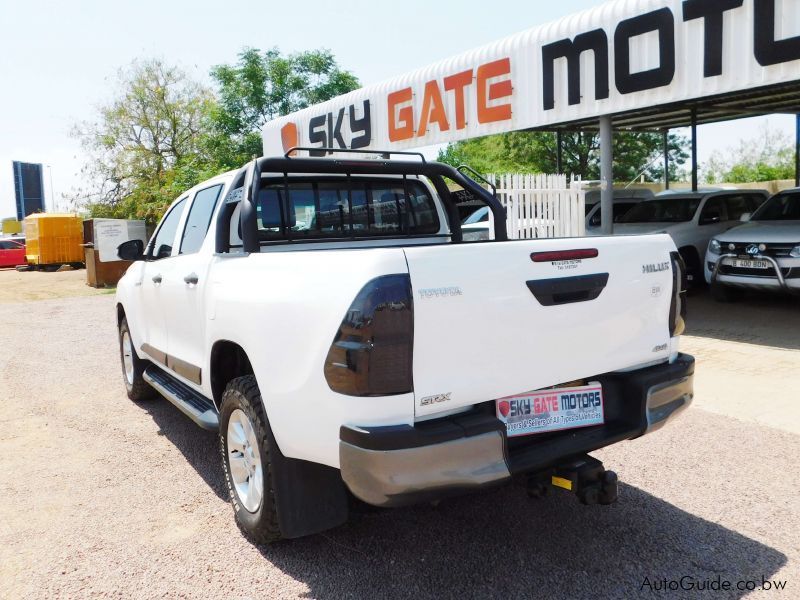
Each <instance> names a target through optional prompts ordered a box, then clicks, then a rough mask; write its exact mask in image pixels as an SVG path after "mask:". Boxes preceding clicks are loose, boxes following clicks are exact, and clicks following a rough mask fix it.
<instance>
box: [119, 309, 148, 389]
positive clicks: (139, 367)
mask: <svg viewBox="0 0 800 600" xmlns="http://www.w3.org/2000/svg"><path fill="white" fill-rule="evenodd" d="M125 334H127V335H128V338H129V339H130V335H131V330H130V328H129V327H128V319H126V318H125V317H122V321H120V324H119V336H118V338H119V362H120V366H121V367H122V381H123V382H124V383H125V391H126V392H127V393H128V398H130V399H131V400H133V401H134V402H140V401H142V400H150V399H151V398H153V397H154V396H155V390H154V389H153V388H152V387H151V386H150V384H149V383H147V382H146V381H145V380H144V377H143V375H144V370H145V369H146V368H147V367H148V366H149V364H150V362H149V361H147V360H145V359H143V358H139V355H138V354H136V348H135V347H134V345H133V341H131V345H130V350H131V360H132V362H133V377H132V378H131V380H129V379H128V374H127V373H126V371H125V351H124V348H123V343H122V340H123V339H124V336H125Z"/></svg>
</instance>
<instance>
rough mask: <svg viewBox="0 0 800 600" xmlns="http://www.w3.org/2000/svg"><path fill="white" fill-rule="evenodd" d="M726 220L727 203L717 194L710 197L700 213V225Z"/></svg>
mask: <svg viewBox="0 0 800 600" xmlns="http://www.w3.org/2000/svg"><path fill="white" fill-rule="evenodd" d="M724 220H725V205H724V203H723V198H721V197H719V196H715V197H714V198H709V199H708V201H707V202H706V205H705V206H704V207H703V210H702V212H701V213H700V225H708V224H710V223H719V222H720V221H724Z"/></svg>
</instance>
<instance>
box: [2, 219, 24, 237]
mask: <svg viewBox="0 0 800 600" xmlns="http://www.w3.org/2000/svg"><path fill="white" fill-rule="evenodd" d="M3 233H5V234H14V233H22V223H20V222H19V221H17V220H16V219H3Z"/></svg>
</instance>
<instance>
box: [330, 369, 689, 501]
mask: <svg viewBox="0 0 800 600" xmlns="http://www.w3.org/2000/svg"><path fill="white" fill-rule="evenodd" d="M593 379H594V378H593ZM597 379H599V380H600V381H601V383H602V385H603V390H604V392H603V393H604V403H605V405H606V406H605V412H606V415H607V421H606V423H604V424H603V425H597V426H593V427H585V428H581V429H569V430H565V431H562V432H559V433H558V434H555V435H553V434H539V435H531V436H525V437H524V438H512V439H511V440H509V439H508V438H507V436H506V430H505V425H504V424H503V423H502V422H501V421H500V420H499V419H497V418H496V417H495V415H494V402H493V401H491V402H489V403H482V404H481V405H478V407H476V411H474V412H472V413H468V414H463V415H455V416H452V417H445V418H442V419H436V420H433V421H425V422H422V423H416V424H415V425H413V426H412V425H396V426H388V427H387V426H379V427H355V426H347V425H344V426H342V427H341V429H340V434H339V437H340V442H339V462H340V470H341V474H342V479H343V480H344V482H345V484H346V485H347V487H348V488H349V489H350V491H351V492H352V493H353V494H354V495H355V496H356V497H358V498H360V499H361V500H363V501H365V502H368V503H369V504H373V505H376V506H402V505H406V504H414V503H417V502H423V501H428V500H433V499H437V498H440V497H443V496H447V495H452V494H456V493H463V492H469V491H473V490H479V489H482V488H485V487H489V486H492V485H496V484H500V483H503V482H505V481H508V480H510V479H511V477H512V476H513V475H519V474H524V473H532V472H538V471H541V470H544V469H547V468H550V467H552V466H554V465H558V464H561V463H563V462H564V461H565V460H568V459H570V458H571V457H574V456H577V455H580V454H584V453H586V452H591V451H593V450H597V449H598V448H602V447H604V446H608V445H610V444H614V443H616V442H619V441H622V440H626V439H633V438H636V437H639V436H641V435H644V434H646V433H650V432H653V431H656V430H658V429H660V428H661V427H663V426H664V424H665V423H666V422H667V421H669V420H671V419H673V418H674V417H675V416H677V415H678V414H679V413H681V412H682V411H683V410H685V409H686V408H687V407H688V406H689V404H691V402H692V397H693V395H694V392H693V381H694V358H692V357H691V356H688V355H685V354H679V355H678V359H677V360H676V361H675V362H673V363H662V364H659V365H654V366H651V367H646V368H643V369H639V370H636V371H628V372H625V373H619V372H617V373H609V374H607V375H600V376H598V377H597Z"/></svg>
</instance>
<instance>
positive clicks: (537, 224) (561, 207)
mask: <svg viewBox="0 0 800 600" xmlns="http://www.w3.org/2000/svg"><path fill="white" fill-rule="evenodd" d="M488 179H489V181H491V182H492V183H494V184H495V185H496V186H497V198H498V199H499V200H500V202H501V203H502V204H503V206H504V207H505V209H506V227H507V230H508V237H509V239H512V240H519V239H531V238H555V237H577V236H583V235H586V220H585V217H586V210H585V205H586V192H584V191H583V190H581V184H580V181H575V182H573V183H572V185H567V176H566V175H545V174H517V173H511V174H504V175H489V176H488ZM489 219H490V227H489V232H490V235H491V237H494V224H493V220H492V219H493V217H492V213H491V211H490V212H489Z"/></svg>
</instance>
